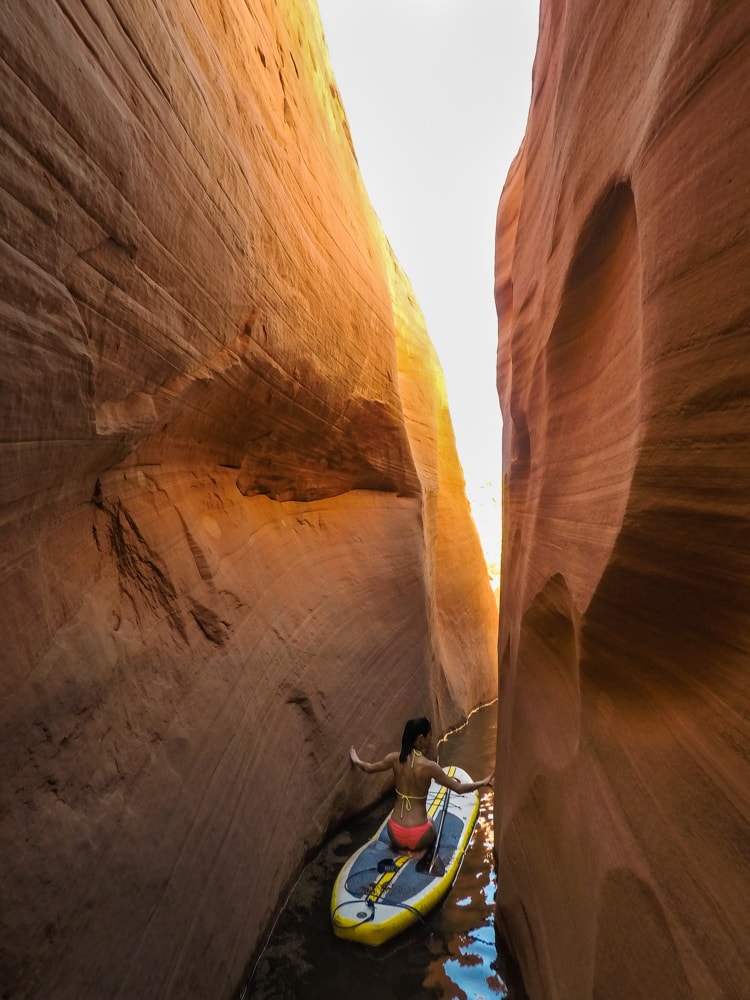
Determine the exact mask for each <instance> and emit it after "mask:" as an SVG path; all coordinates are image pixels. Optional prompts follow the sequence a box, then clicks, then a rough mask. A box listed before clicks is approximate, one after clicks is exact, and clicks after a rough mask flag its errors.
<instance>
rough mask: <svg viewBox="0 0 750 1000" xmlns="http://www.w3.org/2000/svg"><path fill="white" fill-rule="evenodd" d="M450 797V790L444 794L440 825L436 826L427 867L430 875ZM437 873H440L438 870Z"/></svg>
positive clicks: (436, 858) (436, 857)
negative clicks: (435, 835)
mask: <svg viewBox="0 0 750 1000" xmlns="http://www.w3.org/2000/svg"><path fill="white" fill-rule="evenodd" d="M450 797H451V790H450V788H449V789H448V792H447V794H446V796H445V805H444V806H443V815H442V816H441V817H440V826H439V827H438V832H437V837H435V844H434V846H433V848H432V861H431V862H430V867H429V868H428V869H427V874H428V875H432V869H433V868H434V866H435V862H436V861H437V860H438V847H440V837H441V836H442V833H443V823H445V814H446V813H447V812H448V800H449V799H450ZM438 874H440V873H439V872H438Z"/></svg>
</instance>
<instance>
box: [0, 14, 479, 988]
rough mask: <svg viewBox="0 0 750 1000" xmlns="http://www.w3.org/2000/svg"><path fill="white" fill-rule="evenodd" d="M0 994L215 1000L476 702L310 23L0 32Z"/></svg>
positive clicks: (381, 297)
mask: <svg viewBox="0 0 750 1000" xmlns="http://www.w3.org/2000/svg"><path fill="white" fill-rule="evenodd" d="M0 38H1V39H2V52H3V59H2V63H1V64H0V66H1V68H0V85H1V86H2V101H1V102H0V108H1V109H2V110H0V120H1V121H2V129H0V139H1V140H2V144H3V149H2V156H1V157H0V170H2V179H1V182H0V225H1V226H2V232H1V233H0V235H2V242H1V243H0V286H1V288H2V305H1V306H0V308H1V309H2V343H3V364H2V366H0V381H1V382H2V389H1V391H2V396H1V398H2V407H0V419H2V437H1V439H0V440H1V442H2V443H0V492H1V495H2V523H1V524H0V544H1V545H2V552H3V560H2V568H0V599H1V602H2V604H1V606H2V611H0V648H2V650H3V656H2V663H3V669H2V672H1V673H0V727H1V728H0V740H1V741H2V742H1V745H0V750H1V753H0V770H1V773H2V783H0V788H2V802H1V806H0V858H1V859H2V861H1V862H0V879H1V885H0V889H1V891H0V895H1V896H2V903H3V905H2V910H1V915H0V921H1V926H0V981H2V984H3V991H4V992H7V994H8V995H11V996H13V997H14V998H21V997H32V996H33V997H38V996H50V997H55V998H56V1000H60V998H63V1000H64V998H68V997H75V998H79V997H94V996H96V997H108V996H114V995H118V996H124V997H125V996H126V997H138V998H149V997H152V998H160V1000H163V998H166V997H179V998H184V997H188V996H194V997H201V998H205V997H210V996H216V997H224V996H227V995H229V994H230V992H231V990H232V989H233V988H235V987H236V986H237V985H238V983H239V981H240V979H241V976H242V973H243V969H244V967H245V965H246V963H247V962H248V961H249V960H250V958H251V956H252V954H253V951H254V949H255V948H256V946H257V944H258V942H259V940H260V938H261V935H262V934H263V932H264V930H265V929H266V928H267V926H268V923H269V920H270V919H271V917H272V914H273V912H274V910H275V908H276V907H277V905H278V902H279V897H280V894H281V893H282V892H283V890H284V889H285V887H286V886H287V885H288V883H289V880H290V879H291V878H292V877H293V875H294V873H295V871H296V870H297V868H298V866H299V865H300V863H301V861H302V860H303V858H304V856H305V854H306V852H307V851H309V850H310V849H311V848H312V847H314V846H315V845H316V844H318V843H319V842H320V840H321V839H322V838H323V837H324V835H325V834H326V831H327V830H328V829H329V828H330V827H331V826H332V825H333V824H336V823H337V822H339V821H340V820H341V819H342V818H343V817H344V816H346V815H347V814H349V813H351V812H353V811H354V810H356V809H359V808H361V807H363V806H364V805H365V804H366V803H367V802H369V801H372V800H373V799H374V798H375V797H376V796H377V795H378V794H379V793H380V792H382V790H383V784H382V783H380V782H378V781H377V780H376V779H371V780H370V781H369V782H366V781H363V780H360V779H357V778H355V776H354V775H353V774H352V773H351V769H350V767H349V765H348V759H347V749H348V746H349V745H350V743H352V742H356V743H357V744H358V746H360V747H362V748H363V752H379V751H382V750H385V749H390V748H392V747H393V745H394V743H396V742H397V740H398V738H399V737H400V732H401V728H402V726H403V722H404V719H405V718H406V717H408V716H409V715H414V714H421V713H423V712H430V713H431V714H432V715H433V717H434V722H435V726H436V728H437V729H442V728H445V727H447V726H448V725H450V724H453V723H455V722H457V721H459V720H460V719H462V718H463V717H464V716H465V715H466V713H467V712H468V711H469V710H470V709H471V708H472V707H474V706H476V705H477V704H478V703H481V702H483V701H486V700H489V699H490V698H491V697H493V696H494V694H495V692H496V666H495V662H496V652H495V634H496V628H497V625H496V613H495V609H494V602H493V598H492V594H491V591H490V587H489V582H488V581H487V579H486V570H485V567H484V563H483V559H482V554H481V549H480V545H479V541H478V538H477V536H476V532H475V530H474V528H473V525H472V523H471V522H470V518H469V510H468V504H467V501H466V498H465V495H464V489H463V479H462V475H461V470H460V467H459V465H458V460H457V457H456V452H455V445H454V441H453V433H452V430H451V426H450V419H449V417H448V414H447V410H446V408H445V393H444V387H443V382H442V374H441V373H440V370H439V367H438V365H437V362H436V360H435V357H434V352H433V351H432V348H431V345H430V344H429V340H428V337H427V334H426V331H425V330H424V323H423V320H422V317H421V314H420V312H419V309H418V306H417V304H416V303H415V302H414V299H413V296H412V294H411V291H410V289H409V286H408V282H407V281H406V279H405V278H404V276H403V275H402V274H401V272H400V270H399V268H398V265H397V264H396V262H395V260H394V259H393V256H392V254H391V251H390V248H389V247H388V244H387V242H386V240H385V237H384V235H383V233H382V231H381V229H380V226H379V223H378V221H377V218H376V216H375V214H374V213H373V210H372V208H371V207H370V205H369V202H368V200H367V197H366V195H365V192H364V190H363V186H362V182H361V179H360V177H359V173H358V169H357V164H356V159H355V157H354V153H353V151H352V148H351V142H350V139H349V135H348V128H347V124H346V120H345V116H344V112H343V109H342V106H341V102H340V98H339V95H338V92H337V89H336V85H335V82H334V80H333V78H332V75H331V72H330V68H329V65H328V58H327V54H326V51H325V45H324V41H323V37H322V31H321V27H320V24H319V20H318V14H317V9H316V8H315V6H314V4H312V3H308V2H303V0H299V2H293V3H287V4H276V3H272V2H271V0H264V2H261V3H253V4H251V5H249V4H247V3H245V2H244V0H223V2H221V3H220V2H218V0H178V2H175V0H170V2H169V3H166V2H153V0H148V2H145V0H110V2H105V0H97V2H95V3H83V2H77V0H65V2H62V0H60V2H53V0H48V2H44V3H28V4H27V3H22V4H12V5H5V6H4V7H3V8H2V10H1V11H0Z"/></svg>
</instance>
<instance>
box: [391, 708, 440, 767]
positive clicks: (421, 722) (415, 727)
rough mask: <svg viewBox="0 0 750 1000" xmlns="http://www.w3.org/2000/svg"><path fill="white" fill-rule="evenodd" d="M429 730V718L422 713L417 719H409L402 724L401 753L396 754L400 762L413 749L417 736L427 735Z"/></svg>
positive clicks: (403, 761)
mask: <svg viewBox="0 0 750 1000" xmlns="http://www.w3.org/2000/svg"><path fill="white" fill-rule="evenodd" d="M431 730H432V726H431V725H430V720H429V719H427V718H425V716H424V715H422V716H420V717H419V718H418V719H409V721H408V722H407V723H406V725H405V726H404V735H403V736H402V737H401V753H400V754H399V755H398V759H399V760H400V761H401V763H402V764H403V763H405V761H406V758H407V757H408V756H409V754H410V753H411V752H412V750H413V749H414V743H415V742H416V740H417V737H418V736H427V734H428V733H429V732H430V731H431Z"/></svg>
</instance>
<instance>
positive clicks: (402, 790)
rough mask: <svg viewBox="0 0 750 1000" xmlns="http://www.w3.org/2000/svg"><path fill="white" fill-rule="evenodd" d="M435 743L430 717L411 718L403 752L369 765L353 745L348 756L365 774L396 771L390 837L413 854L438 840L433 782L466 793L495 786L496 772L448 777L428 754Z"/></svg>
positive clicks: (406, 731) (394, 772) (394, 752)
mask: <svg viewBox="0 0 750 1000" xmlns="http://www.w3.org/2000/svg"><path fill="white" fill-rule="evenodd" d="M431 742H432V727H431V726H430V720H429V719H426V718H424V716H422V717H421V718H419V719H409V721H408V722H407V723H406V725H405V726H404V735H403V737H402V739H401V752H400V753H396V751H395V750H394V751H393V752H392V753H389V754H388V755H387V756H385V757H383V759H382V760H378V761H376V762H375V763H374V764H368V763H367V761H364V760H361V759H360V758H359V756H358V755H357V751H356V750H355V749H354V747H351V748H350V750H349V756H350V757H351V759H352V761H353V763H354V764H356V765H357V767H358V768H359V769H360V770H361V771H364V772H365V773H366V774H375V773H376V772H377V771H388V770H389V769H390V770H392V771H393V775H394V777H395V779H396V805H395V807H394V810H393V812H392V813H391V815H390V817H389V819H388V836H389V837H390V839H391V843H392V844H393V846H394V848H396V849H397V850H400V851H409V852H411V853H419V852H421V853H424V852H425V851H426V849H427V848H428V847H429V846H430V845H431V844H432V843H433V841H434V840H435V827H434V825H433V823H432V820H430V819H429V818H428V816H427V791H428V789H429V787H430V782H431V781H436V782H437V783H438V784H439V785H445V787H446V788H449V789H450V790H451V791H452V792H457V793H458V794H459V795H463V793H464V792H473V791H474V790H475V789H476V788H482V787H483V786H484V785H489V786H490V787H491V786H492V779H493V777H494V772H493V773H492V774H489V775H487V777H486V778H482V780H481V781H459V780H458V779H457V778H449V777H448V775H447V774H446V773H445V771H444V770H443V769H442V767H441V766H440V765H439V764H438V763H437V762H436V761H434V760H430V758H429V757H428V756H427V754H428V751H429V750H430V745H431Z"/></svg>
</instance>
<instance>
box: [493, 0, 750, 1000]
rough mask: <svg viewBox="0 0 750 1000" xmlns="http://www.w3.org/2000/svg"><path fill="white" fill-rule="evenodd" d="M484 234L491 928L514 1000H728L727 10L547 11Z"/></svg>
mask: <svg viewBox="0 0 750 1000" xmlns="http://www.w3.org/2000/svg"><path fill="white" fill-rule="evenodd" d="M532 91H533V93H532V105H531V109H530V117H529V121H528V127H527V132H526V136H525V139H524V142H523V145H522V148H521V150H520V152H519V154H518V157H517V158H516V161H515V162H514V165H513V167H512V170H511V172H510V175H509V177H508V180H507V183H506V187H505V190H504V193H503V196H502V199H501V203H500V208H499V212H498V237H497V274H496V278H497V285H496V292H497V303H498V313H499V318H500V354H499V367H498V384H499V390H500V394H501V399H502V409H503V416H504V452H505V454H504V512H503V518H504V520H503V524H504V540H503V546H504V547H503V566H502V597H501V614H500V630H501V635H500V697H501V705H502V708H501V718H500V723H499V757H498V763H499V780H498V788H497V792H496V819H497V831H496V834H497V835H496V845H497V850H498V853H499V858H500V871H499V890H498V900H499V909H498V921H499V926H500V928H501V930H502V931H503V933H504V934H506V935H507V936H508V938H509V940H510V942H511V944H512V946H513V948H514V950H515V952H516V954H517V956H518V958H519V961H520V963H521V966H522V970H523V974H524V978H525V981H526V985H527V988H528V991H529V995H530V997H532V998H533V1000H585V998H588V997H596V998H597V1000H626V998H627V1000H636V998H644V1000H646V998H648V1000H653V998H656V997H658V998H659V1000H671V998H675V1000H676V998H680V1000H684V998H685V997H696V998H698V997H700V998H708V997H711V998H719V997H721V998H724V1000H730V998H731V1000H741V998H745V997H748V996H750V906H748V890H749V889H750V699H749V697H748V666H749V665H750V588H749V586H748V581H749V580H750V352H749V350H748V345H749V344H750V156H749V155H748V151H750V8H749V7H748V5H747V4H746V3H744V2H740V0H732V2H723V3H712V2H704V0H700V2H698V0H686V2H683V3H673V2H671V0H654V2H652V0H649V2H640V0H639V2H635V3H633V2H632V0H608V2H606V3H599V2H593V0H568V2H561V0H542V5H541V19H540V38H539V45H538V50H537V56H536V61H535V66H534V77H533V88H532Z"/></svg>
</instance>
